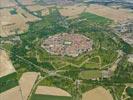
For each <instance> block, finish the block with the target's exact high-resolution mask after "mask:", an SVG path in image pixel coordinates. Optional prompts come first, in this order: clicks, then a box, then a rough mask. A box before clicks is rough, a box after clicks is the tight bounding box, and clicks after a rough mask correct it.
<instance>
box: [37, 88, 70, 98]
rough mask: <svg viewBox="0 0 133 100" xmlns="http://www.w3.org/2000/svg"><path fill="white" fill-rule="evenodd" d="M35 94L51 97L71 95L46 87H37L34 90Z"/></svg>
mask: <svg viewBox="0 0 133 100" xmlns="http://www.w3.org/2000/svg"><path fill="white" fill-rule="evenodd" d="M36 94H41V95H52V96H69V97H71V95H70V94H69V93H67V92H66V91H64V90H62V89H60V88H57V87H48V86H38V87H37V90H36Z"/></svg>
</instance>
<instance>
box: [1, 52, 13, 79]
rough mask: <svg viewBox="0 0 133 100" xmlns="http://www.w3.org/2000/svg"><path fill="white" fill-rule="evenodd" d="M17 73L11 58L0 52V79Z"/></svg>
mask: <svg viewBox="0 0 133 100" xmlns="http://www.w3.org/2000/svg"><path fill="white" fill-rule="evenodd" d="M13 72H15V68H14V67H13V65H12V63H11V61H10V59H9V56H8V55H7V53H6V52H5V51H4V50H0V77H3V76H5V75H8V74H11V73H13Z"/></svg>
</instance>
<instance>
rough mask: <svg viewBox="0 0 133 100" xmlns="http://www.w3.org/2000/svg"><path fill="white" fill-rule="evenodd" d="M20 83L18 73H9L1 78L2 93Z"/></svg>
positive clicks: (0, 90)
mask: <svg viewBox="0 0 133 100" xmlns="http://www.w3.org/2000/svg"><path fill="white" fill-rule="evenodd" d="M17 85H18V80H17V73H16V72H14V73H11V74H9V75H6V76H3V77H1V78H0V93H2V92H4V91H6V90H8V89H11V88H13V87H15V86H17Z"/></svg>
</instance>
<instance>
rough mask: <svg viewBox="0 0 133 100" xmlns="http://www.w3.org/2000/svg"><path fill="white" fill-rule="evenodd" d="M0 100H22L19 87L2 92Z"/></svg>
mask: <svg viewBox="0 0 133 100" xmlns="http://www.w3.org/2000/svg"><path fill="white" fill-rule="evenodd" d="M0 99H2V100H11V99H12V100H22V96H21V92H20V87H19V86H16V87H14V88H12V89H9V90H7V91H5V92H2V93H1V94H0Z"/></svg>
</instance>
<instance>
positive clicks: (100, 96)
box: [82, 87, 113, 100]
mask: <svg viewBox="0 0 133 100" xmlns="http://www.w3.org/2000/svg"><path fill="white" fill-rule="evenodd" d="M88 98H90V99H93V100H113V97H112V96H111V94H110V92H109V91H108V90H106V89H104V88H103V87H97V88H94V89H92V90H90V91H88V92H86V93H84V94H83V99H82V100H88Z"/></svg>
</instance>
